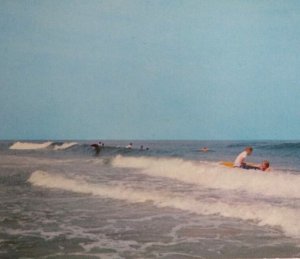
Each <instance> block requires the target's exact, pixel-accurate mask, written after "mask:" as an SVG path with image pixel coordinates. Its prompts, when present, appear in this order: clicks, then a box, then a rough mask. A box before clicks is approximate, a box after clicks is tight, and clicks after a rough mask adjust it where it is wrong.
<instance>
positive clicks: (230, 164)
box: [220, 161, 234, 168]
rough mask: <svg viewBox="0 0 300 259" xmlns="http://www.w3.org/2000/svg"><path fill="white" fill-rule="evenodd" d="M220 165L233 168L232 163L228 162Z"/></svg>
mask: <svg viewBox="0 0 300 259" xmlns="http://www.w3.org/2000/svg"><path fill="white" fill-rule="evenodd" d="M220 164H221V165H224V166H227V167H231V168H233V167H234V165H233V163H232V162H229V161H222V162H221V163H220Z"/></svg>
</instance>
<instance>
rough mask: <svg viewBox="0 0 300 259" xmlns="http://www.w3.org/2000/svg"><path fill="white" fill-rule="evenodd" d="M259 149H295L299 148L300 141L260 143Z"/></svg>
mask: <svg viewBox="0 0 300 259" xmlns="http://www.w3.org/2000/svg"><path fill="white" fill-rule="evenodd" d="M260 148H261V149H268V150H274V149H275V150H276V149H280V150H282V149H287V150H295V149H300V143H299V142H295V143H291V142H287V143H279V144H269V145H262V146H261V147H260Z"/></svg>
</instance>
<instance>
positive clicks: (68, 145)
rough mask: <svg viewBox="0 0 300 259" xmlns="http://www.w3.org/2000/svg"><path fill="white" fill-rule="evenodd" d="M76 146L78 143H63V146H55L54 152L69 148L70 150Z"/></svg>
mask: <svg viewBox="0 0 300 259" xmlns="http://www.w3.org/2000/svg"><path fill="white" fill-rule="evenodd" d="M75 145H77V143H76V142H70V143H63V144H62V145H55V146H54V150H63V149H67V148H70V147H72V146H75Z"/></svg>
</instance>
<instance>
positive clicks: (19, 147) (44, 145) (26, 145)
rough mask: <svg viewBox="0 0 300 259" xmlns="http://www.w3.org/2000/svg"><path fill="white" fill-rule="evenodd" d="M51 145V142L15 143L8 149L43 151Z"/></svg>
mask: <svg viewBox="0 0 300 259" xmlns="http://www.w3.org/2000/svg"><path fill="white" fill-rule="evenodd" d="M51 144H52V142H50V141H48V142H44V143H30V142H16V143H14V144H13V145H11V146H10V148H9V149H17V150H33V149H43V148H47V147H49V146H50V145H51Z"/></svg>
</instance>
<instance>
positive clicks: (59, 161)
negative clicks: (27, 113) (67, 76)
mask: <svg viewBox="0 0 300 259" xmlns="http://www.w3.org/2000/svg"><path fill="white" fill-rule="evenodd" d="M94 143H97V141H78V140H76V141H31V142H27V141H15V142H14V141H3V142H0V184H1V191H0V194H1V201H2V205H3V206H2V209H1V210H0V227H1V229H2V230H3V231H1V233H0V246H1V249H0V250H1V253H2V255H3V258H5V257H14V258H18V257H30V258H31V257H41V256H42V257H44V258H48V257H49V258H52V257H60V256H69V257H71V258H72V257H74V258H78V257H89V258H90V257H91V258H194V257H196V258H197V257H199V258H249V257H255V258H262V257H276V258H281V257H282V258H286V257H295V258H296V257H299V256H300V224H299V218H300V191H299V184H300V168H299V166H298V165H299V163H298V162H299V156H298V155H299V147H300V144H298V142H284V141H278V142H274V141H253V142H242V141H240V142H233V141H231V142H230V141H223V142H222V141H211V142H204V141H202V142H201V141H135V142H134V141H133V149H131V150H129V149H126V148H125V146H126V145H127V144H128V142H127V141H107V142H106V143H105V146H104V147H101V150H100V152H96V150H95V149H94V147H92V146H91V144H94ZM141 145H143V146H144V147H149V150H141V149H140V146H141ZM249 145H251V146H253V148H254V153H253V156H252V157H251V158H249V159H251V162H253V163H259V162H260V161H262V160H263V159H268V160H270V161H271V167H272V168H271V171H270V172H268V173H265V172H261V171H255V170H242V169H236V168H227V167H225V166H223V165H222V164H221V161H231V160H232V159H234V157H235V155H237V154H238V153H239V152H240V151H242V150H243V148H244V147H245V146H249ZM203 146H208V147H209V150H210V152H201V147H203Z"/></svg>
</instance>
